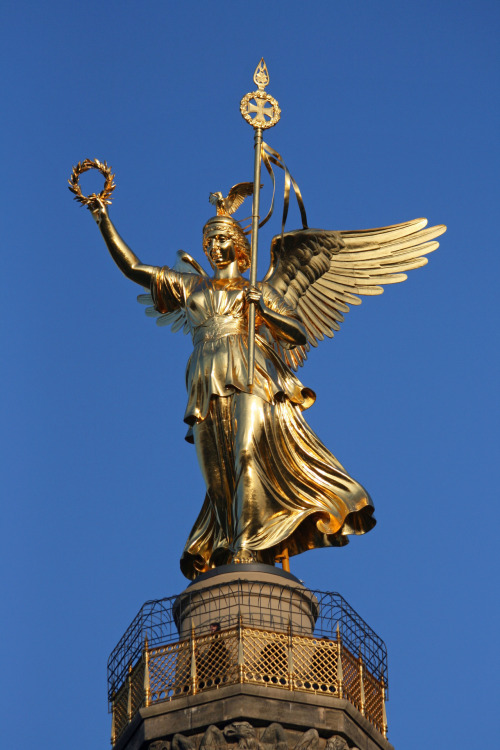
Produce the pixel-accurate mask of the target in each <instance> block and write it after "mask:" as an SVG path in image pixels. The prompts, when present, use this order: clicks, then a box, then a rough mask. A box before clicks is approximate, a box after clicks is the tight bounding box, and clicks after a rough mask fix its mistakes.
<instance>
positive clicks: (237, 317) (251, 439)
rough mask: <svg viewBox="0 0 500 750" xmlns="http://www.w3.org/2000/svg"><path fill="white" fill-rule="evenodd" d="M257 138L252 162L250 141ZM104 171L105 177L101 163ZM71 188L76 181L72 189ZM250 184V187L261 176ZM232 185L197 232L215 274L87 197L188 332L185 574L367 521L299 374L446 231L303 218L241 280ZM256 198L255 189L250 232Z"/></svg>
mask: <svg viewBox="0 0 500 750" xmlns="http://www.w3.org/2000/svg"><path fill="white" fill-rule="evenodd" d="M260 90H261V89H259V91H260ZM255 93H258V92H255ZM273 101H274V100H273ZM256 144H257V145H256V150H257V146H258V149H259V150H258V155H256V159H257V158H259V166H260V156H261V153H262V152H261V146H260V142H259V143H257V138H256ZM264 145H265V144H264ZM271 151H272V150H271ZM272 153H273V154H276V152H272ZM277 156H279V155H277ZM87 163H89V164H90V166H92V165H93V164H92V163H91V162H89V160H86V161H85V162H84V164H87ZM275 163H277V162H276V161H275ZM98 165H99V168H101V167H102V165H101V164H100V163H98ZM105 166H106V168H107V165H105ZM79 168H80V171H83V169H84V167H82V166H81V165H79ZM87 168H89V167H88V166H87ZM75 169H76V168H75ZM107 169H108V168H107ZM101 171H103V170H102V169H101ZM256 172H257V170H256ZM103 173H104V172H103ZM106 174H107V177H108V178H109V184H110V185H111V182H112V175H111V174H110V170H109V169H108V172H107V173H106ZM77 182H78V179H77V177H76V178H75V177H73V178H72V181H71V184H72V186H73V187H72V190H73V192H77ZM292 182H293V180H292ZM254 185H255V186H257V188H258V187H260V173H258V174H256V180H254ZM75 186H76V187H75ZM240 186H241V187H239V186H235V187H234V188H232V190H231V191H230V193H229V195H228V198H227V199H224V198H223V196H222V193H212V194H211V202H212V203H213V204H214V205H216V210H217V215H216V216H213V217H212V218H210V219H209V220H208V221H207V223H206V224H205V226H204V228H203V248H204V250H205V253H206V256H207V258H208V260H209V262H210V265H211V267H212V270H213V274H212V275H208V274H207V273H206V272H205V271H204V270H203V268H202V267H201V266H200V265H199V264H198V263H197V262H196V261H195V260H194V259H193V258H191V257H190V256H189V255H188V254H187V253H183V252H181V251H179V253H178V260H177V263H176V264H175V265H174V267H173V268H169V267H167V266H165V267H163V268H158V267H155V266H150V265H145V264H143V263H142V262H141V261H140V260H139V258H138V257H137V256H136V255H135V254H134V253H133V252H132V250H131V249H130V248H129V247H128V246H127V245H126V243H125V242H124V241H123V240H122V239H121V237H120V235H119V234H118V232H117V231H116V229H115V227H114V225H113V223H112V222H111V220H110V218H109V215H108V211H107V208H106V203H109V201H108V200H104V199H102V198H101V197H99V196H95V195H94V196H90V197H89V199H85V201H86V205H88V207H89V208H90V210H91V212H92V215H93V217H94V219H95V220H96V222H97V224H98V225H99V228H100V231H101V233H102V236H103V237H104V240H105V242H106V245H107V247H108V250H109V252H110V253H111V256H112V258H113V260H114V261H115V262H116V264H117V265H118V267H119V268H120V270H121V271H122V272H123V273H124V274H125V275H126V276H127V277H128V278H129V279H131V280H132V281H134V282H136V283H137V284H139V285H140V286H142V287H146V288H147V289H149V292H150V294H147V295H141V297H140V301H142V302H145V303H148V302H150V304H151V308H150V309H149V311H147V312H148V314H150V315H153V316H156V317H157V322H158V323H159V324H170V325H172V329H173V330H174V331H176V330H180V329H182V330H184V332H185V333H189V334H190V335H191V337H192V340H193V353H192V355H191V357H190V358H189V361H188V364H187V371H186V384H187V394H188V400H187V407H186V412H185V416H184V421H185V422H186V423H187V425H188V428H189V429H188V433H187V436H186V439H187V440H188V441H189V442H192V443H194V445H195V447H196V455H197V458H198V462H199V465H200V468H201V472H202V475H203V479H204V481H205V484H206V496H205V500H204V502H203V506H202V508H201V511H200V513H199V516H198V518H197V520H196V522H195V524H194V526H193V529H192V531H191V533H190V535H189V538H188V540H187V542H186V545H185V548H184V552H183V555H182V558H181V569H182V571H183V573H184V574H185V575H186V577H188V578H195V577H196V576H197V575H198V574H199V573H201V572H203V571H205V570H207V569H209V568H212V567H215V566H218V565H221V564H225V563H227V562H230V561H234V562H252V561H258V562H264V563H268V564H274V562H275V560H276V559H278V558H280V557H281V558H283V557H285V558H287V557H288V556H292V555H296V554H299V553H301V552H304V551H305V550H308V549H314V548H317V547H331V546H342V545H345V544H347V542H348V536H349V535H350V534H364V533H365V532H367V531H369V530H370V529H371V528H373V526H374V525H375V519H374V518H373V504H372V501H371V499H370V496H369V494H368V492H367V491H366V490H365V489H364V487H362V485H361V484H359V483H358V482H357V481H356V480H355V479H353V478H352V477H351V476H350V475H349V474H348V472H347V471H346V470H345V469H344V468H343V466H342V465H341V464H340V463H339V461H338V460H337V459H336V458H335V457H334V456H333V455H332V454H331V453H330V452H329V451H328V450H327V448H325V446H324V445H323V444H322V442H321V441H320V440H319V438H318V437H317V436H316V435H315V433H314V432H313V431H312V430H311V428H310V427H309V426H308V425H307V423H306V421H305V419H304V416H303V412H304V410H305V409H307V408H309V407H310V406H311V405H312V404H313V403H314V401H315V394H314V391H312V390H311V389H310V388H309V387H306V386H305V385H303V384H302V383H301V381H300V380H299V379H298V377H297V375H296V370H297V368H298V367H299V366H301V365H303V363H304V361H305V359H306V356H307V351H308V350H309V347H310V345H312V346H316V345H317V343H318V341H322V340H323V339H324V337H325V336H327V337H330V338H331V337H332V336H333V334H334V331H338V330H339V328H340V324H341V323H342V321H343V319H344V315H345V313H347V312H348V311H349V305H352V304H359V303H360V299H359V297H358V296H357V295H359V294H367V295H374V294H381V293H382V291H383V288H382V284H389V283H396V282H400V281H403V280H404V279H406V275H405V272H406V271H408V270H410V269H413V268H418V267H420V266H423V265H424V264H425V263H426V262H427V258H426V257H425V255H426V254H427V253H429V252H431V251H432V250H434V249H436V247H438V243H437V242H435V241H434V238H435V237H437V236H438V235H440V234H442V233H443V232H444V231H445V227H443V226H437V227H432V228H430V229H424V228H425V227H426V224H427V222H426V220H425V219H417V220H415V221H409V222H406V223H404V224H398V225H395V226H390V227H383V228H380V229H371V230H362V231H347V232H345V231H344V232H334V231H327V230H322V229H309V228H307V226H306V227H305V228H303V229H301V230H297V231H293V232H282V233H281V234H280V235H277V236H276V237H274V238H273V240H272V243H271V264H270V268H269V271H268V273H267V274H266V276H265V278H264V279H263V281H261V282H259V283H249V281H248V280H247V279H245V278H244V277H243V275H242V274H243V273H244V272H245V271H246V270H247V269H248V268H249V266H250V256H251V250H250V245H249V243H248V240H247V236H246V234H245V232H244V230H243V228H242V227H241V225H240V223H239V222H238V221H236V220H235V219H234V218H233V217H232V216H231V215H229V214H230V213H233V212H234V211H235V210H236V207H237V206H239V205H240V204H241V203H242V202H243V200H244V197H245V195H249V194H251V192H252V191H251V190H250V189H249V183H240ZM105 197H106V198H108V197H109V190H108V193H107V194H106V196H105ZM256 197H257V201H256ZM77 198H78V194H77ZM80 200H82V202H84V201H83V199H82V198H80ZM256 202H257V204H258V196H255V195H254V214H253V217H254V223H253V227H254V229H258V217H257V225H256V224H255V215H256V213H257V214H258V205H257V212H256V211H255V203H256ZM255 234H256V232H255ZM252 244H254V236H253V237H252ZM252 311H255V324H254V325H252V321H251V318H252V315H251V313H252ZM249 328H250V331H249ZM249 333H250V339H253V343H252V341H250V345H249ZM251 348H254V356H253V360H254V361H253V362H252V361H250V362H249V360H251V359H252V358H251V357H250V352H249V349H251Z"/></svg>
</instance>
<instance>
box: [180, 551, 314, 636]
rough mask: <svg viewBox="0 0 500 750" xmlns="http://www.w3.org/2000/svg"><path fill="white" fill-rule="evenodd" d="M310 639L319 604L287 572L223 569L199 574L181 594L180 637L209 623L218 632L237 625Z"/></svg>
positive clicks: (265, 567)
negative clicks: (301, 635) (239, 621)
mask: <svg viewBox="0 0 500 750" xmlns="http://www.w3.org/2000/svg"><path fill="white" fill-rule="evenodd" d="M240 615H241V619H242V623H243V624H244V625H247V626H250V627H255V628H266V629H269V630H274V631H278V632H286V630H287V628H288V625H291V627H292V629H293V632H294V633H296V634H303V635H311V634H312V632H313V631H314V624H315V622H316V619H317V616H318V602H317V600H316V598H315V597H314V595H313V594H311V592H310V591H309V589H307V588H306V587H305V586H304V584H303V583H302V582H301V581H300V580H299V579H298V578H296V577H295V576H294V575H292V574H291V573H286V572H285V571H282V570H280V569H279V568H274V567H272V566H271V565H262V564H255V563H254V564H249V565H244V564H242V565H223V566H221V567H219V568H216V569H215V570H214V571H210V572H209V573H206V574H205V575H202V576H200V577H199V578H197V579H196V581H195V582H194V583H192V584H191V585H190V586H188V587H187V589H186V590H185V591H183V592H182V594H180V596H179V597H178V599H177V601H176V603H175V605H174V618H175V622H176V625H177V629H178V631H179V637H180V638H181V639H183V638H188V637H189V635H190V634H191V628H192V627H194V629H195V631H196V632H197V633H199V632H203V631H206V630H208V627H209V625H210V623H213V622H218V623H220V627H221V628H228V627H231V626H232V625H237V624H238V619H239V616H240Z"/></svg>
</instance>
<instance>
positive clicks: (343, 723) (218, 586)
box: [108, 563, 391, 750]
mask: <svg viewBox="0 0 500 750" xmlns="http://www.w3.org/2000/svg"><path fill="white" fill-rule="evenodd" d="M108 687H109V693H108V697H109V705H110V711H111V713H112V737H111V742H112V745H113V746H114V747H115V748H116V750H144V749H145V748H148V749H150V750H198V747H199V749H200V750H206V748H208V747H210V748H212V749H214V748H220V749H221V750H225V748H229V747H230V742H231V737H233V741H235V740H234V737H235V736H236V735H235V731H236V734H237V733H238V731H240V730H235V729H234V726H236V725H238V726H239V725H240V724H242V722H243V724H245V725H248V726H247V730H246V731H250V730H252V731H253V733H254V738H255V739H256V742H257V746H260V745H262V737H261V738H260V742H259V741H258V737H257V733H259V732H260V734H261V735H262V734H263V733H264V734H265V733H266V732H268V731H270V730H269V727H270V726H272V727H274V726H275V724H276V726H277V727H279V729H275V728H274V729H273V730H272V731H273V732H274V733H276V732H278V735H279V734H280V732H281V733H282V736H281V735H280V736H281V739H280V740H279V741H278V740H277V739H276V738H275V739H276V741H275V743H274V745H275V746H276V748H279V750H284V745H283V742H285V743H286V747H299V746H300V747H301V748H303V747H305V746H304V736H305V735H304V732H305V733H306V734H307V732H308V731H309V732H315V733H316V735H317V738H316V735H315V742H313V745H311V748H313V747H314V749H316V748H318V743H319V742H320V740H321V738H324V740H325V742H326V743H327V746H328V742H330V747H327V750H334V747H335V748H337V747H338V748H343V747H344V748H346V749H347V748H352V747H359V748H363V750H365V749H366V750H372V748H373V749H374V748H383V749H384V750H387V749H388V748H391V745H389V743H388V742H387V739H386V738H387V719H386V711H385V702H386V700H387V688H388V674H387V650H386V647H385V644H384V642H383V641H382V640H381V639H380V638H379V637H378V636H377V635H376V633H374V631H373V630H372V629H371V628H370V627H369V626H368V624H367V623H366V622H365V621H364V620H363V619H362V618H361V617H360V616H359V615H358V614H357V612H355V610H354V609H353V608H352V607H351V606H350V605H349V604H348V603H347V602H346V601H345V599H343V597H342V596H340V594H337V593H330V592H323V591H313V590H310V589H308V588H306V587H305V586H304V585H303V583H302V582H301V581H299V580H298V579H297V578H296V577H295V576H293V575H291V574H290V573H286V572H285V571H282V570H280V569H277V568H273V567H272V566H268V565H261V564H255V563H254V564H248V565H245V564H240V565H227V566H222V567H219V568H217V569H215V570H213V571H210V572H209V573H205V574H203V575H201V576H200V577H199V578H197V579H196V580H195V581H194V582H193V583H192V584H191V585H190V586H188V588H187V589H186V590H185V591H184V592H182V594H180V595H179V596H176V597H167V598H165V599H160V600H155V601H149V602H146V604H144V606H143V607H142V608H141V609H140V611H139V612H138V614H137V616H136V617H135V618H134V620H133V621H132V623H131V624H130V626H129V628H128V629H127V631H126V632H125V634H124V635H123V637H122V638H121V640H120V642H119V643H118V645H117V646H116V648H115V649H114V650H113V652H112V654H111V656H110V658H109V661H108ZM235 722H236V724H235ZM249 722H251V723H249ZM224 727H225V729H224ZM228 727H230V729H228ZM248 727H250V730H249V729H248ZM223 729H224V731H223ZM226 730H228V731H226ZM242 731H243V730H242ZM332 731H333V732H337V734H336V735H334V737H337V738H338V742H337V744H336V745H332V741H333V740H332V738H331V737H330V735H331V734H332ZM207 732H209V734H210V733H211V734H210V737H209V738H208V739H207ZM214 732H216V733H217V732H219V734H220V737H218V741H217V742H215V744H214V736H213V734H214ZM224 732H225V734H224ZM228 732H229V734H228ZM283 733H284V734H283ZM278 735H276V737H277V736H278ZM273 736H274V735H273ZM329 737H330V739H329ZM236 739H237V740H238V741H240V740H241V737H240V738H239V739H238V737H236ZM316 739H317V742H316ZM279 742H281V745H280V744H279ZM340 742H343V743H344V745H342V744H339V743H340ZM228 743H229V744H228ZM301 743H302V744H301ZM353 743H354V744H353ZM264 745H265V746H266V750H273V747H274V746H273V742H269V741H268V742H267V743H266V742H265V741H264ZM239 746H240V747H241V743H240V745H239ZM247 746H248V747H249V748H250V747H251V745H248V743H247ZM306 746H307V743H306Z"/></svg>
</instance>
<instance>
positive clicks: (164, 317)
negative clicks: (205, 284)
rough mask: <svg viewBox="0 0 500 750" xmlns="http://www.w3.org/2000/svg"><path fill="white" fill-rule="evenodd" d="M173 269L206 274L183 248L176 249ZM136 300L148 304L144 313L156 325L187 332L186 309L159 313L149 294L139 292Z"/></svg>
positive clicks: (173, 331)
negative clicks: (152, 319) (154, 320)
mask: <svg viewBox="0 0 500 750" xmlns="http://www.w3.org/2000/svg"><path fill="white" fill-rule="evenodd" d="M172 270H174V271H178V272H179V273H193V270H194V271H195V273H198V274H199V275H200V276H208V274H207V273H206V271H205V270H204V268H202V266H200V264H199V263H198V261H196V260H195V259H194V258H192V257H191V256H190V255H189V254H188V253H185V252H184V250H178V251H177V261H176V263H175V265H174V266H173V269H172ZM137 302H139V304H140V305H148V307H146V310H145V313H146V315H147V316H148V318H156V325H157V326H171V331H172V333H176V332H177V331H180V330H181V329H182V332H183V333H189V326H188V322H187V318H186V311H185V310H184V309H183V308H179V309H178V310H174V311H173V312H171V313H159V312H158V310H157V309H156V308H155V307H154V306H153V297H152V296H151V294H139V295H138V297H137Z"/></svg>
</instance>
